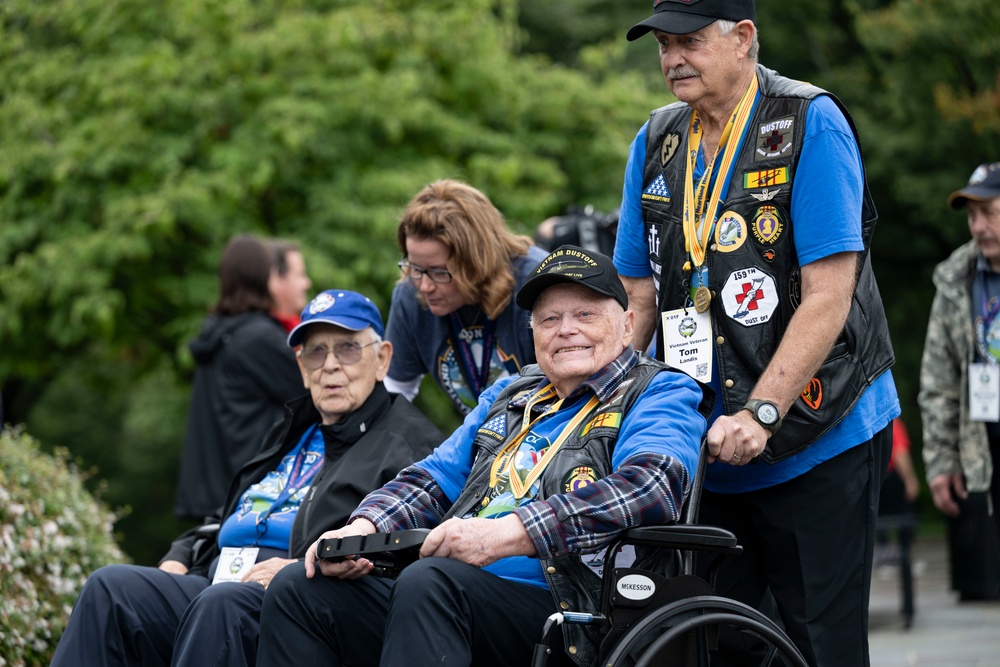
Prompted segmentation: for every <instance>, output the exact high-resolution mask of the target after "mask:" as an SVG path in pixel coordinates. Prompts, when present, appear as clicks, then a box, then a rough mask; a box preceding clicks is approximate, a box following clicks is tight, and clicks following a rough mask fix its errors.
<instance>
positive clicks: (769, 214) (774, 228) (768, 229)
mask: <svg viewBox="0 0 1000 667" xmlns="http://www.w3.org/2000/svg"><path fill="white" fill-rule="evenodd" d="M784 227H785V226H784V225H783V224H781V217H780V215H779V213H778V209H777V207H775V206H761V207H760V208H758V209H757V214H756V215H755V216H754V219H753V236H754V238H755V239H757V242H758V243H764V244H767V245H771V244H772V243H774V242H775V241H777V240H778V237H779V236H781V230H782V229H784Z"/></svg>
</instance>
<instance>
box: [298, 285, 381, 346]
mask: <svg viewBox="0 0 1000 667" xmlns="http://www.w3.org/2000/svg"><path fill="white" fill-rule="evenodd" d="M318 322H322V323H324V324H333V325H335V326H338V327H341V328H342V329H347V330H348V331H361V330H362V329H367V328H368V327H371V328H372V329H374V330H375V333H377V334H378V335H379V336H382V335H383V334H384V333H385V330H384V328H383V327H382V314H381V313H379V312H378V308H376V307H375V304H374V303H372V300H371V299H369V298H368V297H366V296H364V295H362V294H358V293H357V292H349V291H347V290H336V289H330V290H326V291H325V292H323V293H321V294H317V295H316V298H314V299H313V300H312V301H310V302H309V304H308V305H307V306H306V307H305V308H304V309H303V310H302V321H301V322H299V324H298V326H296V327H295V328H294V329H292V332H291V333H290V334H288V346H289V347H298V346H299V345H300V344H301V343H302V338H303V336H304V335H305V331H304V330H305V328H306V327H308V326H309V325H311V324H316V323H318Z"/></svg>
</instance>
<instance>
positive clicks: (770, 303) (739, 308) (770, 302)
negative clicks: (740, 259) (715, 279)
mask: <svg viewBox="0 0 1000 667" xmlns="http://www.w3.org/2000/svg"><path fill="white" fill-rule="evenodd" d="M722 306H723V308H725V310H726V315H728V316H729V317H730V318H731V319H733V320H736V321H737V322H739V323H740V324H742V325H743V326H745V327H750V326H754V325H757V324H763V323H764V322H767V321H768V320H770V319H771V316H772V315H774V311H775V309H776V308H777V307H778V291H777V290H776V289H775V287H774V279H773V278H772V277H771V276H769V275H767V274H766V273H764V272H763V271H761V270H760V269H758V268H756V267H753V266H751V267H749V268H746V269H740V270H738V271H733V272H732V273H730V274H729V278H727V279H726V284H725V285H724V286H723V288H722Z"/></svg>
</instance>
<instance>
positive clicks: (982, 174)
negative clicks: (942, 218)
mask: <svg viewBox="0 0 1000 667" xmlns="http://www.w3.org/2000/svg"><path fill="white" fill-rule="evenodd" d="M994 197H1000V162H987V163H986V164H981V165H979V166H978V167H976V170H975V171H974V172H972V176H969V182H968V184H967V185H966V186H965V187H964V188H962V189H961V190H955V191H954V192H952V193H951V194H950V195H948V206H950V207H952V208H954V209H959V208H965V205H966V204H968V203H969V200H970V199H971V200H972V201H986V200H987V199H993V198H994Z"/></svg>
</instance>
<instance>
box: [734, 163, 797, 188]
mask: <svg viewBox="0 0 1000 667" xmlns="http://www.w3.org/2000/svg"><path fill="white" fill-rule="evenodd" d="M787 182H788V167H778V168H777V169H763V170H761V171H750V172H747V173H745V174H743V189H744V190H756V189H757V188H763V187H767V186H769V185H783V184H785V183H787Z"/></svg>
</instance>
